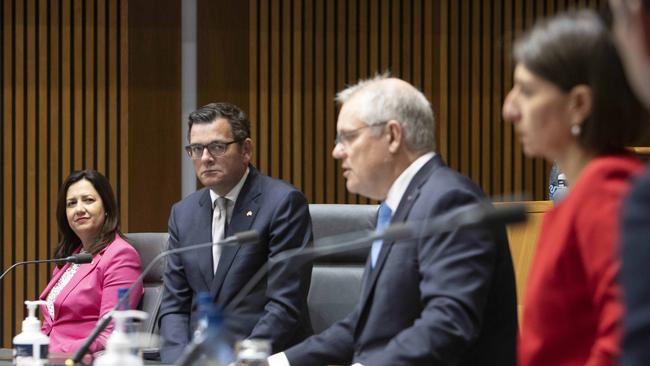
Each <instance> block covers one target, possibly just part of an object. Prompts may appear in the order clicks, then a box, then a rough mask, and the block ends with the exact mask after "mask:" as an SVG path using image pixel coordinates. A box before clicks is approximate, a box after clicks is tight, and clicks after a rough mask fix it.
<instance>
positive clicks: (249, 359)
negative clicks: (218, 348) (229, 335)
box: [235, 339, 271, 366]
mask: <svg viewBox="0 0 650 366" xmlns="http://www.w3.org/2000/svg"><path fill="white" fill-rule="evenodd" d="M235 349H236V350H237V364H236V365H237V366H268V361H267V358H268V357H269V356H270V355H271V342H270V341H269V340H266V339H244V340H243V341H239V342H237V347H235Z"/></svg>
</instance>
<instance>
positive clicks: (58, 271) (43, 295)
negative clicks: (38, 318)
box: [38, 263, 70, 326]
mask: <svg viewBox="0 0 650 366" xmlns="http://www.w3.org/2000/svg"><path fill="white" fill-rule="evenodd" d="M68 267H70V263H66V264H65V265H64V266H63V267H61V268H54V270H53V271H52V278H51V279H50V282H49V283H48V284H47V286H46V287H45V289H44V290H43V292H41V295H40V296H39V297H38V298H39V300H43V301H45V300H46V299H47V295H48V294H49V293H50V291H52V287H54V285H56V283H57V282H59V278H61V276H63V274H64V273H65V271H66V270H67V269H68ZM41 313H42V314H43V319H44V320H45V322H47V323H48V324H49V325H50V326H51V325H52V321H53V320H52V318H51V317H50V313H49V312H48V311H47V306H45V305H41Z"/></svg>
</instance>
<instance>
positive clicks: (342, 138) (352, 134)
mask: <svg viewBox="0 0 650 366" xmlns="http://www.w3.org/2000/svg"><path fill="white" fill-rule="evenodd" d="M386 123H388V121H384V122H379V123H375V124H374V125H365V126H361V127H359V128H355V129H354V130H349V131H343V132H339V133H337V134H336V138H335V139H334V146H336V145H338V144H341V145H343V146H347V145H349V144H350V143H351V142H352V141H354V139H355V138H357V136H359V133H360V132H361V130H363V129H365V128H370V127H379V126H383V125H385V124H386Z"/></svg>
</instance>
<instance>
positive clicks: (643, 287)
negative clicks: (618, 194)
mask: <svg viewBox="0 0 650 366" xmlns="http://www.w3.org/2000/svg"><path fill="white" fill-rule="evenodd" d="M622 228H623V230H622V233H623V243H622V265H621V284H622V285H623V291H624V300H625V306H626V312H625V316H624V318H623V349H622V355H621V365H623V366H641V365H644V366H645V365H650V347H648V345H649V344H650V286H648V281H647V278H648V277H649V275H650V239H649V238H650V175H649V174H646V175H645V176H644V177H643V178H642V179H641V180H640V181H639V182H638V183H637V184H636V185H635V186H634V188H633V190H632V191H631V193H630V195H629V197H628V198H627V199H626V200H625V204H624V206H623V224H622Z"/></svg>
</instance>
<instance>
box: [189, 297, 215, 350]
mask: <svg viewBox="0 0 650 366" xmlns="http://www.w3.org/2000/svg"><path fill="white" fill-rule="evenodd" d="M196 307H197V315H198V319H197V322H196V329H194V334H193V335H192V339H193V340H194V341H201V340H203V339H205V337H207V333H208V327H209V316H210V313H212V312H214V311H215V309H214V304H213V303H212V296H210V294H209V293H208V292H199V293H198V294H197V295H196Z"/></svg>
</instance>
